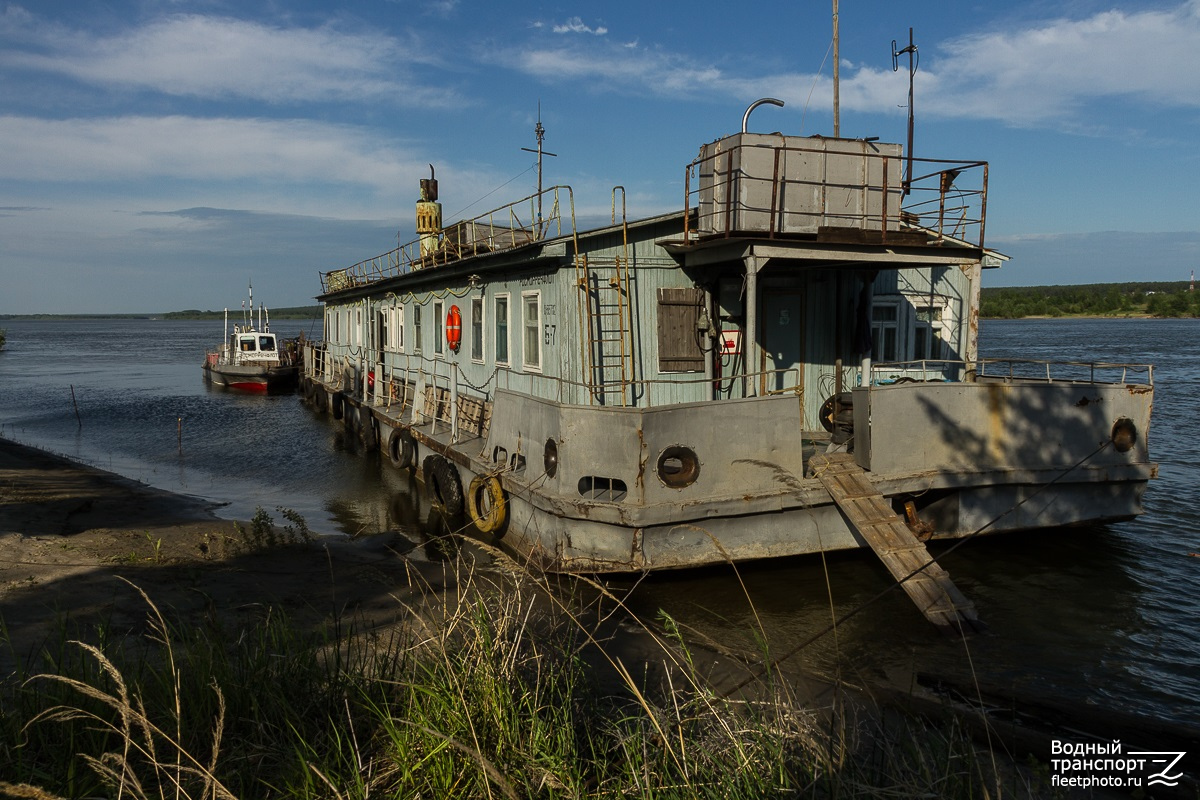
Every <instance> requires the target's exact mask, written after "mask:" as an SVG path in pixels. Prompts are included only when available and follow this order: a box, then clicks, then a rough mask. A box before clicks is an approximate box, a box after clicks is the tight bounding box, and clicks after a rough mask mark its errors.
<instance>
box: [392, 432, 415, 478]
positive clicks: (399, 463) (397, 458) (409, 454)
mask: <svg viewBox="0 0 1200 800" xmlns="http://www.w3.org/2000/svg"><path fill="white" fill-rule="evenodd" d="M387 452H388V456H389V457H390V458H391V459H392V466H394V467H397V468H398V469H411V468H412V467H415V466H416V465H417V440H416V439H414V438H413V435H412V432H411V431H409V430H408V428H392V432H391V433H390V434H389V435H388V441H387Z"/></svg>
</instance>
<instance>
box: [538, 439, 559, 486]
mask: <svg viewBox="0 0 1200 800" xmlns="http://www.w3.org/2000/svg"><path fill="white" fill-rule="evenodd" d="M542 468H543V469H545V471H546V477H547V478H553V477H554V473H556V472H558V442H556V441H554V439H547V440H546V449H545V450H543V451H542Z"/></svg>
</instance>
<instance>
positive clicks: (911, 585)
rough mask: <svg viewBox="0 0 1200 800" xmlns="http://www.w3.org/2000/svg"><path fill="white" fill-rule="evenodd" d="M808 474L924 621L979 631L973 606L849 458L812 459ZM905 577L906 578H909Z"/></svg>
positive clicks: (949, 628)
mask: <svg viewBox="0 0 1200 800" xmlns="http://www.w3.org/2000/svg"><path fill="white" fill-rule="evenodd" d="M809 470H810V471H811V472H812V473H813V474H814V475H815V477H816V478H818V479H819V480H820V481H821V483H822V484H823V485H824V486H825V488H826V489H827V490H828V491H829V496H830V497H832V498H833V502H835V503H836V504H837V506H838V508H839V509H841V512H842V515H843V516H844V517H845V518H846V521H847V522H849V524H850V526H851V528H852V529H853V530H856V531H858V533H859V534H860V535H861V536H862V537H863V538H864V539H866V541H867V544H869V545H870V546H871V549H872V550H874V551H875V554H876V555H877V556H879V559H880V560H881V561H883V563H884V566H886V567H887V568H888V571H890V572H891V573H892V575H894V576H895V578H896V580H897V581H900V582H901V585H902V586H903V587H904V591H905V592H907V593H908V596H909V597H910V598H912V601H913V602H914V603H916V605H917V608H919V609H920V610H921V613H922V614H924V615H925V617H926V619H928V620H929V621H930V622H932V623H933V624H934V625H937V626H938V628H940V629H941V630H943V631H945V632H947V633H953V634H958V633H970V632H972V631H979V630H982V629H983V628H984V625H983V623H982V622H981V621H980V619H979V616H978V615H977V614H976V613H975V606H974V604H972V603H971V601H970V600H968V599H967V598H966V596H965V595H963V593H962V592H960V591H959V590H958V587H956V586H955V585H954V583H953V582H951V580H950V575H949V573H947V572H946V570H944V569H942V568H941V566H939V565H938V563H937V562H936V561H934V560H933V557H932V556H930V555H929V551H928V550H926V549H925V545H924V544H922V543H921V541H920V540H918V539H917V537H916V536H915V535H913V532H912V531H911V530H909V528H908V526H907V525H905V524H904V520H902V519H901V518H900V517H899V516H898V515H897V514H896V513H895V512H894V511H893V510H892V506H891V504H890V503H889V502H888V501H887V500H886V499H884V497H883V495H882V494H880V493H879V491H878V490H877V489H876V488H875V486H874V485H873V484H872V483H871V481H870V480H869V479H868V478H867V474H866V472H864V471H863V468H862V467H860V466H859V465H858V464H857V463H855V461H854V456H853V455H851V454H849V453H828V454H824V455H817V456H813V457H812V459H811V460H810V461H809ZM909 576H911V577H909Z"/></svg>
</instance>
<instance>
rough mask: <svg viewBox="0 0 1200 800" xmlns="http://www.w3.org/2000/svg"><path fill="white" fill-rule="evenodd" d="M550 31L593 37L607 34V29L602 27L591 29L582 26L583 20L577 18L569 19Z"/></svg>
mask: <svg viewBox="0 0 1200 800" xmlns="http://www.w3.org/2000/svg"><path fill="white" fill-rule="evenodd" d="M552 30H553V31H554V32H555V33H590V34H592V35H594V36H604V35H605V34H607V33H608V28H605V27H604V26H603V25H598V26H596V27H595V28H591V27H589V26H587V25H585V24H583V20H582V19H581V18H579V17H571V18H570V19H569V20H567V21H566V22H565V23H562V24H560V25H555V26H554V27H553V28H552Z"/></svg>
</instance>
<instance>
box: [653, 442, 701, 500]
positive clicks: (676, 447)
mask: <svg viewBox="0 0 1200 800" xmlns="http://www.w3.org/2000/svg"><path fill="white" fill-rule="evenodd" d="M655 471H656V472H657V473H658V479H659V480H660V481H662V483H663V485H664V486H669V487H670V488H672V489H682V488H684V487H685V486H691V485H692V484H693V483H695V482H696V479H697V478H699V477H700V457H699V456H697V455H696V451H695V450H693V449H692V448H690V447H687V446H685V445H681V444H673V445H671V446H670V447H667V448H665V449H664V450H663V451H662V452H661V453H659V456H658V464H657V465H656V466H655Z"/></svg>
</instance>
